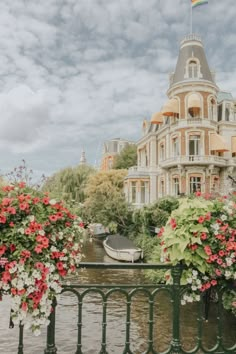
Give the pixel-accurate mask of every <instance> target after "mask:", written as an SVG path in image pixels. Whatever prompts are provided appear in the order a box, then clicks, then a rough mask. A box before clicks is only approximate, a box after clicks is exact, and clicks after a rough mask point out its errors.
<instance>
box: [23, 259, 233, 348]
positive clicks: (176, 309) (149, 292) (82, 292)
mask: <svg viewBox="0 0 236 354" xmlns="http://www.w3.org/2000/svg"><path fill="white" fill-rule="evenodd" d="M80 268H83V269H84V268H85V269H98V270H99V269H103V270H108V269H139V270H147V269H152V270H163V269H171V274H172V277H173V285H165V284H142V285H132V284H128V285H122V284H107V285H104V284H102V285H101V284H89V285H88V284H84V285H64V286H63V293H66V292H71V293H73V294H74V295H75V296H76V298H77V301H78V302H77V303H78V322H77V328H78V329H77V344H76V349H75V351H73V354H83V348H82V345H83V324H82V313H83V300H84V297H85V296H86V295H87V294H90V293H97V294H99V295H100V296H101V299H102V305H103V308H102V336H101V346H100V348H96V351H94V354H109V352H108V349H107V340H108V339H109V338H107V325H108V323H107V302H108V300H109V298H110V297H111V296H112V294H114V293H115V292H119V293H121V294H123V295H124V296H125V300H126V321H125V343H124V347H123V349H122V351H121V352H120V353H119V354H141V353H140V352H137V351H132V349H131V347H132V345H131V344H132V337H131V331H130V329H131V304H132V300H133V298H134V296H135V295H136V294H137V292H139V291H142V292H143V293H145V295H146V296H147V298H148V307H149V314H148V317H149V318H148V323H147V326H148V338H147V343H148V344H147V346H148V347H147V349H146V350H145V351H144V352H143V351H142V354H144V353H145V354H168V353H183V354H190V353H217V354H230V353H231V354H233V353H234V354H235V353H236V340H235V338H236V336H235V338H233V340H235V343H234V345H233V346H231V347H230V348H226V347H225V345H224V338H223V321H222V316H223V315H222V313H223V308H222V292H221V289H218V292H217V294H218V295H217V304H216V305H217V306H216V311H217V316H216V321H217V334H216V343H215V345H214V347H213V348H211V349H207V348H205V347H204V344H203V332H204V328H203V324H204V322H205V319H206V316H207V312H208V307H207V306H206V305H207V303H208V302H207V301H204V299H203V298H202V299H201V301H200V302H199V303H198V315H197V321H196V330H197V335H196V344H195V347H194V348H192V349H191V350H184V348H183V346H182V343H181V336H180V305H181V298H182V295H183V293H184V291H186V287H183V286H181V285H180V278H181V273H182V268H181V266H176V267H172V266H168V265H157V264H141V263H135V264H130V263H129V264H127V263H115V264H113V263H85V262H84V263H81V265H80ZM163 290H164V291H166V292H167V293H168V294H169V296H170V300H171V303H172V319H171V321H172V338H171V340H170V343H169V348H168V349H167V350H165V351H164V352H158V351H157V350H156V348H155V343H154V325H155V319H154V306H155V299H156V295H157V294H158V293H159V292H160V291H163ZM56 306H57V304H56V302H54V304H53V307H54V311H52V313H51V315H50V324H49V326H48V328H47V344H46V349H45V350H44V354H56V353H57V352H58V351H57V346H56V341H55V327H56ZM204 309H205V311H204ZM117 330H118V329H117ZM23 336H24V329H23V326H20V330H19V345H18V354H24V351H23V348H24V345H23ZM113 353H114V352H113ZM116 353H118V352H116Z"/></svg>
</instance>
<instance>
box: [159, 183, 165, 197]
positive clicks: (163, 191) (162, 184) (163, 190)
mask: <svg viewBox="0 0 236 354" xmlns="http://www.w3.org/2000/svg"><path fill="white" fill-rule="evenodd" d="M160 189H161V190H160V192H161V196H162V197H163V196H164V194H165V184H164V181H163V180H161V188H160Z"/></svg>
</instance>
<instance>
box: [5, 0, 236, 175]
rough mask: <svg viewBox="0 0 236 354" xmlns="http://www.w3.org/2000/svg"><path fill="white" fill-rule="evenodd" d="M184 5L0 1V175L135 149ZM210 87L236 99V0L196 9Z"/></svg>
mask: <svg viewBox="0 0 236 354" xmlns="http://www.w3.org/2000/svg"><path fill="white" fill-rule="evenodd" d="M190 14H191V5H190V0H47V1H46V0H11V1H9V0H1V1H0V173H2V174H4V173H6V172H10V171H12V170H13V169H14V167H16V166H19V165H20V164H21V161H22V159H24V160H25V161H26V164H27V166H28V167H29V168H31V169H32V170H33V171H34V174H35V175H36V176H37V175H38V176H40V175H41V174H45V175H46V176H50V175H51V174H53V173H55V172H57V171H59V170H60V169H62V168H65V167H68V166H76V165H78V164H79V160H80V156H81V152H82V150H83V149H84V150H85V153H86V158H87V161H88V163H89V164H91V165H93V166H98V165H99V162H100V159H101V153H102V144H103V142H104V141H105V140H109V139H112V138H118V137H119V138H124V139H129V140H132V141H137V140H138V139H140V138H141V128H142V122H143V120H144V119H150V118H151V115H152V114H153V113H154V112H156V111H159V110H160V108H161V106H162V105H163V103H165V101H166V99H167V96H166V91H167V89H168V86H169V82H168V80H169V73H170V72H172V71H174V69H175V65H176V61H177V57H178V48H179V43H180V41H181V39H183V37H184V36H185V35H187V34H189V33H190V17H191V16H190ZM192 14H193V32H194V33H196V34H199V35H200V36H201V37H202V40H203V43H204V46H205V50H206V55H207V58H208V62H209V65H210V67H211V69H212V70H214V71H215V72H216V82H217V85H218V86H219V87H220V89H221V90H223V91H228V92H231V93H232V95H233V96H234V97H236V61H235V58H236V45H235V43H236V21H235V17H236V6H235V0H224V1H222V0H209V3H208V4H207V5H202V6H199V7H196V8H194V9H193V13H192Z"/></svg>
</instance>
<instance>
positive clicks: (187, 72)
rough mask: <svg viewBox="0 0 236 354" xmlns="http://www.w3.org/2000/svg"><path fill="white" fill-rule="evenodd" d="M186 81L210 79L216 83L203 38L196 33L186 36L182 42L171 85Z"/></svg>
mask: <svg viewBox="0 0 236 354" xmlns="http://www.w3.org/2000/svg"><path fill="white" fill-rule="evenodd" d="M184 81H199V82H200V81H208V82H210V83H211V84H215V83H214V78H213V77H212V73H211V71H210V68H209V66H208V62H207V58H206V55H205V50H204V47H203V43H202V40H201V38H200V37H199V36H197V35H195V34H191V35H188V36H186V37H185V38H184V39H183V40H182V42H181V44H180V50H179V57H178V61H177V64H176V68H175V72H174V73H173V75H172V78H171V86H173V85H176V84H179V83H182V82H184Z"/></svg>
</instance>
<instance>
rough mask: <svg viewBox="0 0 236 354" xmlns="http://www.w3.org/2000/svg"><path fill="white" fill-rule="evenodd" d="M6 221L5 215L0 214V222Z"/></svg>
mask: <svg viewBox="0 0 236 354" xmlns="http://www.w3.org/2000/svg"><path fill="white" fill-rule="evenodd" d="M6 221H7V218H6V216H5V215H2V214H0V223H1V224H5V223H6Z"/></svg>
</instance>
